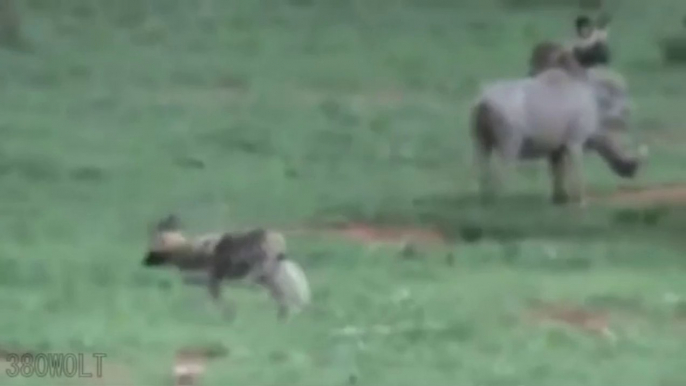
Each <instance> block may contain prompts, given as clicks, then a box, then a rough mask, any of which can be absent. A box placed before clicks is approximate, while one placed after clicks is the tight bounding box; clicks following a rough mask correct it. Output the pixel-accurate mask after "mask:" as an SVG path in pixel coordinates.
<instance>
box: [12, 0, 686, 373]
mask: <svg viewBox="0 0 686 386" xmlns="http://www.w3.org/2000/svg"><path fill="white" fill-rule="evenodd" d="M129 3H130V4H129ZM177 3H178V4H181V2H173V1H171V0H164V1H163V0H158V1H148V2H143V1H136V2H121V4H128V5H127V6H126V7H124V6H122V7H120V8H117V7H108V6H107V4H115V2H110V1H107V2H105V1H101V2H98V1H95V0H93V1H92V2H91V3H89V2H86V1H80V2H79V1H75V0H71V1H62V2H59V4H63V7H62V8H54V7H53V8H50V7H51V6H50V4H58V2H52V3H51V2H45V1H39V0H34V1H31V2H28V3H27V4H29V5H31V6H32V7H33V8H28V6H25V7H24V9H22V11H23V15H24V17H25V20H24V22H25V32H26V34H27V37H28V38H29V40H30V41H31V42H32V48H33V52H31V53H15V52H9V51H2V52H0V84H1V85H2V86H1V87H0V111H1V114H0V135H1V137H2V142H0V179H2V183H1V184H0V240H1V243H0V253H1V254H0V286H1V290H2V291H0V307H1V308H2V309H3V317H2V318H1V319H0V348H7V349H16V350H33V351H57V352H87V353H91V352H104V353H107V355H108V358H107V359H106V360H105V366H106V368H105V376H110V377H117V376H119V377H122V378H119V379H127V378H128V379H130V381H128V382H129V384H134V383H133V382H134V381H132V380H135V382H136V383H135V384H146V385H169V384H171V380H170V368H171V366H172V362H173V355H174V353H175V351H176V350H177V349H179V348H182V347H187V346H203V345H222V346H224V347H226V348H227V349H228V351H229V354H228V356H227V357H225V358H222V359H219V360H217V361H215V362H211V364H210V367H209V370H208V372H207V374H206V375H205V380H204V384H205V385H225V384H235V385H249V386H262V385H303V386H306V385H312V386H328V385H346V384H347V385H373V386H404V385H407V386H414V385H419V384H424V383H425V384H429V385H434V386H442V385H456V384H457V385H461V386H468V385H483V386H497V385H520V384H521V385H524V384H525V385H531V386H536V385H541V386H548V385H556V386H566V385H614V384H617V385H620V384H621V385H626V386H632V385H637V386H638V385H640V386H645V385H661V386H671V385H674V386H676V385H682V384H684V383H685V382H686V371H685V370H683V368H684V367H683V365H684V361H683V357H684V355H683V353H684V352H685V350H686V344H684V341H683V334H684V332H685V330H684V329H683V328H682V327H683V326H680V325H679V322H676V321H675V319H674V316H675V315H676V314H683V312H684V311H683V309H684V303H683V302H682V301H681V300H679V299H680V298H681V297H683V296H686V281H684V280H683V274H684V268H685V267H686V259H684V258H683V247H684V243H683V242H682V238H683V236H682V235H683V229H684V226H686V213H685V211H684V209H683V208H678V207H665V208H662V209H656V210H648V211H645V212H636V211H633V210H630V209H624V210H620V209H617V208H614V207H594V208H592V209H591V210H588V211H587V212H585V213H579V212H578V211H574V210H569V209H563V208H553V207H551V205H550V204H549V203H548V181H547V175H546V170H545V165H543V164H541V165H537V166H532V168H530V169H531V171H530V172H528V173H519V174H517V175H516V176H513V177H512V178H511V179H510V180H509V181H508V197H507V198H506V199H505V200H504V201H503V202H502V203H500V204H498V205H496V206H495V207H491V208H483V207H481V206H479V205H477V203H476V199H475V198H474V194H475V191H476V186H475V181H474V178H473V177H474V175H473V172H472V171H471V169H470V166H469V165H470V164H469V160H470V152H469V141H468V136H467V133H466V121H467V113H468V106H469V104H470V102H471V100H472V98H473V97H474V96H475V92H476V90H477V89H478V86H479V84H480V83H481V82H486V81H488V80H492V79H496V78H503V77H516V76H521V75H522V74H525V73H526V63H527V55H528V52H529V48H530V47H531V46H533V44H534V43H536V42H537V41H538V40H540V39H546V38H556V39H565V38H567V37H568V36H569V35H570V34H571V26H572V20H573V17H574V16H575V15H576V12H577V11H576V10H575V9H574V8H569V7H567V8H564V7H562V6H560V5H558V6H556V7H548V8H545V7H542V8H541V7H540V6H537V7H536V8H535V9H531V10H527V9H515V10H512V9H510V8H508V9H507V10H504V9H503V8H500V6H499V5H498V3H497V2H495V1H486V0H483V1H481V0H480V1H464V2H457V1H454V2H450V1H447V0H443V1H439V0H435V1H431V2H427V3H425V4H424V6H421V7H420V6H419V5H417V4H418V2H413V3H412V4H410V5H403V4H405V3H407V4H409V3H411V2H404V3H403V2H393V1H378V2H366V3H368V4H366V3H365V2H352V3H348V2H344V1H333V0H329V1H322V2H316V1H315V2H312V3H313V4H315V5H312V6H309V5H307V4H309V2H307V1H295V0H293V1H291V2H281V3H278V4H279V5H280V6H279V7H276V6H274V5H275V4H277V2H268V1H265V2H257V1H226V2H220V1H216V4H214V6H215V7H216V9H214V11H213V12H210V13H209V16H208V15H203V14H202V13H201V12H200V10H198V9H197V8H195V7H196V6H195V5H193V6H191V5H188V6H187V8H186V9H185V10H184V9H182V8H179V7H180V5H174V4H177ZM508 3H509V4H515V3H516V2H508ZM562 3H563V2H559V4H562ZM682 3H683V2H679V1H676V0H674V1H671V0H660V1H658V2H657V3H655V4H654V7H653V8H648V6H647V5H646V4H645V3H644V2H640V1H638V0H625V1H623V2H621V3H619V2H616V3H612V4H611V5H610V6H611V8H612V9H613V12H614V21H613V29H612V37H611V39H612V44H613V46H614V47H616V48H615V52H616V53H615V55H616V63H617V67H618V68H619V69H620V70H621V71H622V72H623V73H624V74H625V75H626V77H627V78H628V79H629V81H630V85H631V87H632V89H633V91H634V97H635V99H636V104H637V106H638V108H639V110H638V111H637V113H636V116H635V123H636V124H635V126H634V127H635V130H634V133H633V135H634V136H635V137H637V138H638V139H639V140H641V141H645V142H648V143H649V144H650V145H651V151H652V153H651V155H652V158H651V161H650V163H649V164H648V165H647V167H646V169H645V170H643V171H642V174H641V176H640V177H639V178H638V180H637V181H636V182H630V183H626V182H622V183H623V184H644V185H649V184H658V183H666V182H679V181H683V180H686V177H685V176H684V174H683V165H684V164H686V152H685V151H684V150H683V146H684V144H685V143H686V136H684V134H683V130H684V127H683V113H682V110H683V105H684V103H685V102H686V77H685V76H684V74H683V73H682V71H681V70H679V69H678V68H674V67H665V66H663V64H662V63H661V58H660V51H659V47H658V45H657V44H656V39H657V38H658V37H659V36H661V35H660V34H661V33H662V32H663V31H665V30H668V29H669V30H671V29H673V28H671V27H672V26H676V25H678V23H680V20H681V15H683V13H684V11H686V4H682ZM74 4H77V5H78V4H86V7H80V8H79V7H76V8H75V9H76V11H74V9H73V8H69V6H70V5H74ZM89 4H91V5H95V7H94V8H93V10H95V11H97V12H94V13H93V12H91V11H89V10H90V8H89ZM117 4H118V3H117ZM136 4H147V5H149V8H147V9H146V8H145V7H142V8H141V7H139V6H136V7H138V8H136V7H134V5H136ZM289 4H291V5H289ZM298 4H304V5H302V6H298ZM41 6H43V7H41ZM267 6H271V8H268V7H267ZM45 7H48V9H46V8H45ZM146 15H147V16H146ZM136 21H140V23H136ZM125 22H126V23H125ZM587 166H588V167H587V170H588V174H589V180H590V184H591V185H592V187H593V188H594V189H595V190H601V191H610V190H612V189H614V188H615V187H616V186H617V184H619V183H620V181H618V180H617V179H616V178H615V177H613V176H611V174H610V172H609V171H608V170H607V169H606V168H605V167H604V166H603V165H602V164H601V163H600V161H599V160H598V159H597V158H591V157H589V159H588V165H587ZM170 212H174V213H178V214H179V215H180V216H181V218H182V220H183V221H185V223H186V225H187V227H188V228H189V229H191V230H193V231H198V232H199V231H204V230H212V229H217V228H233V227H244V226H250V225H265V226H276V227H287V226H289V225H298V224H303V223H312V222H314V223H327V222H340V221H366V222H375V223H385V224H389V223H390V224H396V225H398V224H400V225H422V226H429V227H435V228H439V229H440V230H442V231H444V232H445V233H446V234H448V235H450V236H453V237H454V238H453V241H452V242H451V244H450V245H448V246H446V247H442V248H439V247H431V248H429V247H420V248H419V249H420V257H421V258H420V259H415V260H403V259H400V258H398V251H397V248H394V247H387V248H379V249H372V248H369V247H365V246H362V245H358V244H354V243H345V242H343V241H340V240H328V239H318V238H314V237H294V238H292V239H290V240H289V243H290V249H291V250H292V252H291V254H292V256H293V258H294V259H296V260H298V261H299V262H301V263H302V264H303V265H304V266H305V268H306V269H307V273H308V276H309V277H310V278H311V281H312V287H313V292H314V305H313V306H312V308H311V309H309V310H308V311H307V312H305V313H304V314H302V315H300V316H298V317H297V318H295V319H293V320H292V321H291V322H290V323H288V324H285V325H284V324H279V323H278V322H277V321H276V310H275V308H274V307H273V305H272V304H271V301H270V300H269V299H268V297H267V295H266V293H263V292H262V291H259V290H256V289H254V288H252V287H244V286H237V287H236V288H233V287H228V288H227V290H226V296H227V301H228V300H229V299H230V301H231V302H232V303H234V305H235V307H236V310H237V313H238V315H237V319H236V320H235V321H234V322H233V323H230V322H227V321H226V320H224V319H223V318H222V317H221V315H220V314H219V313H218V311H217V310H215V309H214V308H213V307H212V306H211V304H209V301H208V299H207V295H206V293H205V290H204V289H203V288H194V287H187V286H184V285H183V284H181V279H180V278H178V277H177V276H176V275H174V273H173V272H151V271H146V270H144V269H143V268H142V267H140V260H141V259H142V257H143V254H144V251H145V248H146V243H147V236H148V233H147V232H148V229H149V226H150V225H151V224H152V223H153V222H154V221H156V220H157V219H158V218H160V217H161V216H163V215H166V214H167V213H170ZM470 233H477V234H478V235H481V236H482V238H480V239H479V240H478V241H479V242H477V243H466V242H461V241H460V240H461V239H464V238H466V237H468V236H469V234H470ZM448 253H452V254H453V255H454V256H455V264H454V265H447V264H446V258H445V257H446V255H447V254H448ZM536 300H545V301H550V302H566V303H571V304H579V305H586V306H587V307H590V308H593V307H596V308H603V309H606V310H610V312H612V313H613V315H614V316H615V317H614V318H613V319H612V325H611V327H612V329H613V330H614V331H615V333H616V334H617V336H618V339H617V341H615V342H609V341H607V340H603V339H599V338H597V337H594V336H592V335H588V334H585V333H584V332H582V331H580V330H578V329H573V328H567V327H559V326H552V325H544V326H540V325H533V324H530V323H527V322H526V321H523V319H522V315H524V314H526V312H527V310H528V309H529V308H530V305H531V303H532V302H534V301H536ZM627 314H628V316H627ZM384 331H386V332H387V333H384ZM346 332H347V333H346ZM108 363H109V364H110V365H111V366H115V364H116V365H117V366H118V367H117V369H119V370H116V369H114V368H108V367H107V365H108ZM121 368H124V369H126V371H127V372H128V373H129V374H128V375H126V376H124V375H121V374H120V372H121ZM108 371H110V372H111V374H108V373H107V372H108ZM115 372H117V374H114V373H115ZM3 376H4V374H0V384H3V385H4V384H17V385H48V384H50V385H52V384H56V383H57V381H54V382H53V381H52V380H51V381H48V380H46V379H39V378H26V379H8V378H6V377H5V378H3ZM68 381H70V382H71V383H70V384H75V383H77V381H76V380H73V379H72V380H68ZM78 381H79V382H81V381H83V382H86V381H87V380H78ZM117 382H120V384H121V383H124V382H126V381H117Z"/></svg>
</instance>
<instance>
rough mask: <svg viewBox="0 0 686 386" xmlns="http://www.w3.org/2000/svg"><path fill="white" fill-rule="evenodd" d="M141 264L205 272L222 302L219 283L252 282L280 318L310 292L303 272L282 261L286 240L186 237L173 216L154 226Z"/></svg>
mask: <svg viewBox="0 0 686 386" xmlns="http://www.w3.org/2000/svg"><path fill="white" fill-rule="evenodd" d="M143 265H144V266H147V267H176V268H178V269H179V270H181V271H182V272H198V271H199V272H205V273H206V274H207V275H208V279H209V280H208V289H209V292H210V295H211V297H212V299H214V300H215V301H219V300H220V298H221V283H222V281H223V280H241V279H247V280H251V281H253V282H255V283H257V284H259V285H261V286H263V287H265V288H267V290H268V291H269V293H270V295H271V296H272V298H273V299H274V300H275V301H276V302H277V304H278V316H279V318H280V319H285V318H286V317H287V316H288V314H289V313H290V312H291V311H293V310H299V309H302V308H303V307H305V306H306V305H307V304H308V303H309V302H310V297H311V295H310V287H309V284H308V281H307V278H306V277H305V274H304V272H303V270H302V268H301V267H300V266H299V265H298V264H297V263H296V262H294V261H292V260H290V259H287V257H286V240H285V238H284V237H283V235H282V234H281V233H278V232H273V231H269V230H264V229H254V230H250V231H247V232H233V233H230V232H220V233H214V234H208V235H202V236H197V237H192V238H187V237H186V236H185V235H183V234H182V233H181V231H180V226H179V221H178V219H177V217H176V216H174V215H170V216H168V217H166V218H164V219H163V220H161V221H160V222H159V223H158V224H157V225H156V227H155V229H154V231H153V235H152V240H151V245H150V247H149V249H148V252H147V253H146V255H145V258H144V259H143ZM230 311H231V314H233V311H232V310H230Z"/></svg>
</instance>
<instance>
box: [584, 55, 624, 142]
mask: <svg viewBox="0 0 686 386" xmlns="http://www.w3.org/2000/svg"><path fill="white" fill-rule="evenodd" d="M588 75H589V79H590V81H591V85H592V87H593V90H594V93H595V96H596V102H597V103H598V108H599V112H600V119H601V122H602V127H603V129H609V130H625V129H627V127H628V121H629V117H630V115H631V99H630V97H629V90H628V88H627V85H626V82H625V80H624V79H623V78H622V76H621V75H619V74H618V73H616V72H614V71H611V70H608V69H599V68H598V69H597V68H593V69H591V70H589V73H588Z"/></svg>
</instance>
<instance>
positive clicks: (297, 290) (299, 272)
mask: <svg viewBox="0 0 686 386" xmlns="http://www.w3.org/2000/svg"><path fill="white" fill-rule="evenodd" d="M276 283H277V285H278V286H279V288H280V289H281V291H282V292H283V295H284V300H285V301H286V304H287V306H288V307H289V308H290V309H291V310H293V311H295V312H299V311H301V310H302V309H303V308H304V307H305V306H307V305H308V304H309V303H310V301H311V297H312V295H311V292H310V284H309V282H308V281H307V277H306V276H305V272H304V271H303V269H302V268H301V267H300V265H299V264H298V263H296V262H295V261H293V260H289V259H286V260H281V261H280V262H279V268H278V271H277V274H276Z"/></svg>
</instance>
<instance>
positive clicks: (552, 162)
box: [548, 148, 569, 204]
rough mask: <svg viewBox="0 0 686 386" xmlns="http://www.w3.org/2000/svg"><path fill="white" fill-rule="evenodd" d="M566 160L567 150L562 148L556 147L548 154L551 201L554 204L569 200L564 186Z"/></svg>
mask: <svg viewBox="0 0 686 386" xmlns="http://www.w3.org/2000/svg"><path fill="white" fill-rule="evenodd" d="M567 161H568V157H567V152H566V150H565V149H564V148H561V149H558V150H556V151H554V152H553V153H552V154H550V155H549V156H548V166H549V168H550V178H551V180H552V185H553V189H552V201H553V203H554V204H565V203H567V201H569V195H568V194H567V190H566V187H565V180H566V177H567V163H568V162H567Z"/></svg>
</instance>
